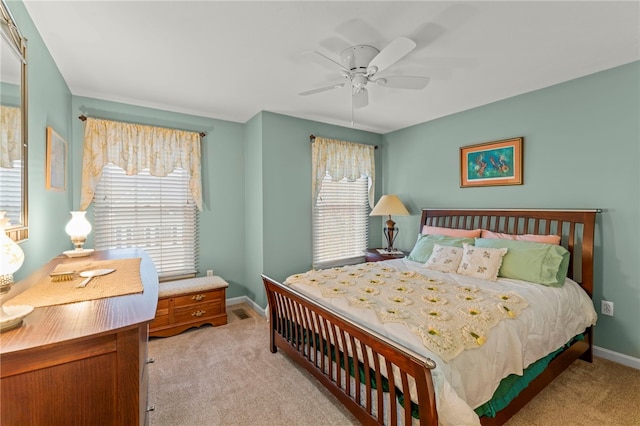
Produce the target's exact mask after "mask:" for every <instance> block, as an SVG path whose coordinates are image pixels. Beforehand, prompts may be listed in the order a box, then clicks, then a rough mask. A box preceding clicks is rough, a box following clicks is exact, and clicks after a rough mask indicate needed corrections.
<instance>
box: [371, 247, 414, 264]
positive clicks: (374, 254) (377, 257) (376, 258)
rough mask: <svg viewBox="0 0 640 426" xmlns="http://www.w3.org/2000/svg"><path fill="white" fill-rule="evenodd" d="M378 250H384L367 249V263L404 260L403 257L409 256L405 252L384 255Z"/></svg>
mask: <svg viewBox="0 0 640 426" xmlns="http://www.w3.org/2000/svg"><path fill="white" fill-rule="evenodd" d="M378 250H382V249H377V248H370V249H367V251H366V252H365V259H366V261H367V262H380V261H381V260H391V259H402V258H403V257H405V256H407V255H408V254H409V253H407V252H405V251H402V253H398V254H382V253H380V252H378Z"/></svg>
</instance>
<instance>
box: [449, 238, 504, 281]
mask: <svg viewBox="0 0 640 426" xmlns="http://www.w3.org/2000/svg"><path fill="white" fill-rule="evenodd" d="M505 254H507V249H506V248H488V247H475V246H472V245H469V244H467V243H464V244H463V245H462V260H461V261H460V266H458V271H457V272H458V274H461V275H468V276H470V277H475V278H482V279H484V280H489V281H495V280H497V279H498V270H500V265H502V258H503V257H504V255H505Z"/></svg>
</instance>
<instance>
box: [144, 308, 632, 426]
mask: <svg viewBox="0 0 640 426" xmlns="http://www.w3.org/2000/svg"><path fill="white" fill-rule="evenodd" d="M239 308H242V309H244V311H245V312H246V313H247V314H249V318H246V319H240V318H238V316H236V315H235V314H234V313H233V311H235V310H237V309H239ZM227 311H228V314H229V324H227V325H224V326H219V327H210V326H205V327H201V328H199V329H193V330H189V331H186V332H184V333H182V334H179V335H177V336H174V337H168V338H156V339H151V341H150V342H149V356H151V357H154V358H155V363H153V364H149V385H150V386H149V387H150V389H149V403H150V404H153V405H155V411H152V412H150V425H151V426H178V425H189V426H196V425H203V426H204V425H207V426H211V425H225V426H226V425H229V426H232V425H287V426H288V425H305V426H306V425H357V424H359V423H358V421H357V420H356V419H355V418H354V417H353V416H352V415H351V413H350V412H349V411H348V410H346V409H345V408H344V407H343V406H342V404H340V403H339V402H338V400H337V399H336V398H335V397H334V396H333V395H332V394H330V393H329V392H328V391H327V390H326V389H324V387H322V385H320V384H319V382H317V381H316V380H315V379H314V378H313V377H312V376H311V375H310V374H309V373H308V372H307V371H306V370H304V369H303V368H301V367H299V366H297V365H296V364H295V363H293V362H292V361H291V360H290V359H289V358H288V357H287V356H286V355H284V354H282V353H281V352H278V353H276V354H272V353H271V352H270V351H269V334H268V333H269V331H268V330H269V328H268V323H267V321H266V319H265V318H264V317H262V316H260V315H259V314H257V313H256V312H255V311H253V310H252V309H251V307H249V306H248V305H244V304H243V305H234V306H230V307H228V309H227ZM506 425H507V426H524V425H527V426H556V425H557V426H572V425H576V426H577V425H580V426H638V425H640V371H639V370H635V369H632V368H629V367H625V366H622V365H620V364H616V363H613V362H610V361H607V360H604V359H600V358H597V359H596V360H595V361H594V362H593V363H592V364H589V363H586V362H583V361H577V362H575V363H574V364H573V365H571V366H570V367H569V369H567V370H566V371H565V372H564V373H562V374H561V375H560V376H559V377H558V378H557V379H556V380H555V381H554V382H552V383H551V384H550V385H549V386H547V388H545V389H544V390H543V391H542V392H541V393H540V394H539V395H538V396H537V397H536V398H535V399H534V400H533V401H531V402H530V403H529V404H528V405H527V406H525V407H524V408H523V409H522V410H520V412H519V413H518V414H516V415H515V416H514V417H513V418H512V419H511V420H509V422H507V423H506Z"/></svg>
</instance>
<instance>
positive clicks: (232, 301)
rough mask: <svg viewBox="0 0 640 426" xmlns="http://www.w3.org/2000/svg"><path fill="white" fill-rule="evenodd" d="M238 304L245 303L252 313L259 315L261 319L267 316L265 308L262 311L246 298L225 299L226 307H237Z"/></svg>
mask: <svg viewBox="0 0 640 426" xmlns="http://www.w3.org/2000/svg"><path fill="white" fill-rule="evenodd" d="M240 303H247V304H249V305H251V308H253V310H254V311H256V312H257V313H259V314H260V315H262V316H263V317H266V316H267V308H265V309H262V308H261V307H260V305H258V304H257V303H256V302H254V301H253V300H251V299H249V297H248V296H240V297H232V298H230V299H227V306H233V305H239V304H240Z"/></svg>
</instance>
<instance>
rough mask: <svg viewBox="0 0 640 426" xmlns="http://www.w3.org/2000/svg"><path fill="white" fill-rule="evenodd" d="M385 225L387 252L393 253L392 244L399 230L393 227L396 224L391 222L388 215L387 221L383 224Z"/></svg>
mask: <svg viewBox="0 0 640 426" xmlns="http://www.w3.org/2000/svg"><path fill="white" fill-rule="evenodd" d="M385 225H386V226H385V228H384V236H385V237H386V238H387V251H393V242H394V241H395V239H396V236H397V235H398V233H399V231H400V230H399V229H397V228H396V227H395V226H396V223H395V222H394V221H393V220H391V215H389V220H387V221H386V222H385Z"/></svg>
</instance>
